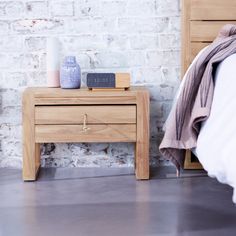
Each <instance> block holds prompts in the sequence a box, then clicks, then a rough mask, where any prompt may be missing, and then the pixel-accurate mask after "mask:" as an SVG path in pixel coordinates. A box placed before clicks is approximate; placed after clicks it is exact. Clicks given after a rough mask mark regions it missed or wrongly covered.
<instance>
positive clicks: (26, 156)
mask: <svg viewBox="0 0 236 236" xmlns="http://www.w3.org/2000/svg"><path fill="white" fill-rule="evenodd" d="M22 107H23V110H22V121H23V179H24V181H33V180H35V179H36V177H37V173H38V170H39V166H40V165H39V162H40V147H39V144H36V143H35V132H34V103H33V94H32V93H31V92H30V91H27V92H24V93H23V100H22Z"/></svg>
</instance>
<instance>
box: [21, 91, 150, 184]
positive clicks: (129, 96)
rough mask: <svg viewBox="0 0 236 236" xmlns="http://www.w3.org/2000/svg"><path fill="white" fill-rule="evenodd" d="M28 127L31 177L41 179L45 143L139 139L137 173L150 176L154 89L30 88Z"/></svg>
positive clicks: (26, 167)
mask: <svg viewBox="0 0 236 236" xmlns="http://www.w3.org/2000/svg"><path fill="white" fill-rule="evenodd" d="M84 115H86V116H84ZM84 117H86V119H83V122H82V121H81V119H82V118H84ZM23 131H24V132H23V133H24V137H23V140H24V141H23V143H24V148H23V150H24V161H23V179H24V180H26V181H27V180H36V177H37V172H38V169H39V167H40V143H45V142H59V143H60V142H134V143H136V152H135V162H136V163H135V166H136V170H135V173H136V177H137V179H148V178H149V92H148V90H147V89H145V88H143V87H132V88H130V89H129V90H127V91H113V92H112V91H98V92H97V91H96V92H91V91H89V90H86V89H81V90H63V89H57V88H27V89H26V90H25V92H24V95H23Z"/></svg>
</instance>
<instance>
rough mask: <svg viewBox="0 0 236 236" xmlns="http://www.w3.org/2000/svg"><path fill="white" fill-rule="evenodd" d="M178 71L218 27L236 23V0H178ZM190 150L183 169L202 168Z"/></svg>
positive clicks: (185, 65)
mask: <svg viewBox="0 0 236 236" xmlns="http://www.w3.org/2000/svg"><path fill="white" fill-rule="evenodd" d="M181 10H182V12H181V28H182V29H181V32H182V33H181V34H182V37H181V41H182V49H181V74H182V77H183V75H184V73H185V71H186V70H187V68H188V67H189V65H190V64H191V62H192V60H193V59H194V57H195V56H196V55H197V53H198V52H199V51H200V50H201V49H202V48H204V47H205V46H207V45H208V44H210V43H211V42H212V41H213V40H214V39H215V37H216V36H217V34H218V31H219V30H220V28H221V27H222V26H223V25H225V24H227V23H233V24H236V0H181ZM195 160H196V159H195V157H193V154H191V152H190V151H187V152H186V157H185V164H184V167H185V169H201V165H200V163H199V162H196V161H195Z"/></svg>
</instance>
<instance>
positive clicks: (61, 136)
mask: <svg viewBox="0 0 236 236" xmlns="http://www.w3.org/2000/svg"><path fill="white" fill-rule="evenodd" d="M88 128H89V130H87V131H83V126H82V125H36V126H35V139H36V142H37V143H49V142H56V143H57V142H58V143H60V142H135V141H136V125H135V124H127V125H88Z"/></svg>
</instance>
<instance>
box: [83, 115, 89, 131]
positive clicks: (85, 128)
mask: <svg viewBox="0 0 236 236" xmlns="http://www.w3.org/2000/svg"><path fill="white" fill-rule="evenodd" d="M82 130H83V132H87V131H88V130H90V128H89V127H88V126H87V114H84V122H83V128H82Z"/></svg>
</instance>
